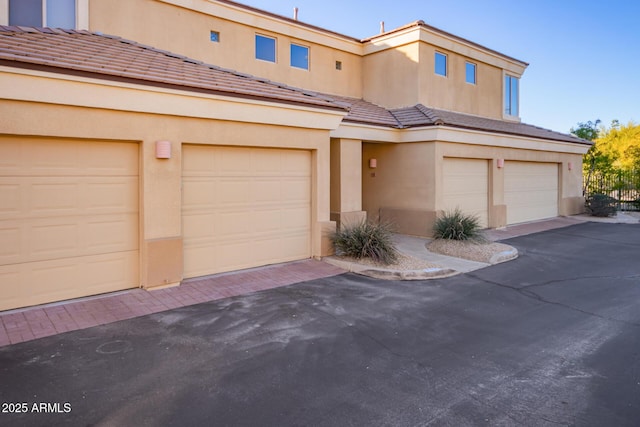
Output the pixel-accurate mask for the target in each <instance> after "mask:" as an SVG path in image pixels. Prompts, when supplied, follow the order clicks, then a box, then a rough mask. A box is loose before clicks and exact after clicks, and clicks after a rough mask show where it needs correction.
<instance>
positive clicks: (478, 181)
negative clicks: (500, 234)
mask: <svg viewBox="0 0 640 427" xmlns="http://www.w3.org/2000/svg"><path fill="white" fill-rule="evenodd" d="M442 169H443V194H444V209H445V210H453V209H456V208H460V210H461V211H462V212H464V213H469V214H473V215H477V216H478V219H479V220H480V225H481V226H482V227H487V225H488V223H489V221H488V205H489V197H488V188H489V184H488V183H489V179H488V174H489V165H488V162H487V161H486V160H477V159H457V158H445V159H444V163H443V165H442Z"/></svg>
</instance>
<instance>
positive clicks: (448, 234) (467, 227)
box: [433, 209, 482, 240]
mask: <svg viewBox="0 0 640 427" xmlns="http://www.w3.org/2000/svg"><path fill="white" fill-rule="evenodd" d="M433 236H434V237H435V238H436V239H449V240H479V239H481V238H482V235H481V234H480V219H479V218H478V217H477V216H475V215H470V214H464V213H462V211H461V210H460V209H455V210H453V211H450V212H445V213H444V214H443V215H442V216H441V217H440V218H438V219H436V222H435V224H434V226H433Z"/></svg>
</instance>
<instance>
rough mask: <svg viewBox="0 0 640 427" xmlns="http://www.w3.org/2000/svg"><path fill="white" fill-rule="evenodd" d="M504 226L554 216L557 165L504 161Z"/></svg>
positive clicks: (556, 195) (556, 191)
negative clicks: (505, 219)
mask: <svg viewBox="0 0 640 427" xmlns="http://www.w3.org/2000/svg"><path fill="white" fill-rule="evenodd" d="M504 199H505V204H506V205H507V224H517V223H519V222H526V221H535V220H539V219H545V218H553V217H555V216H558V165H557V164H555V163H535V162H505V166H504Z"/></svg>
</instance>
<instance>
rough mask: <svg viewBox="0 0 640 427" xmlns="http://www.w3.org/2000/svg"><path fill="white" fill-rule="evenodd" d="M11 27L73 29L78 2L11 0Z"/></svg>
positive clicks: (71, 0) (62, 0)
mask: <svg viewBox="0 0 640 427" xmlns="http://www.w3.org/2000/svg"><path fill="white" fill-rule="evenodd" d="M9 25H22V26H25V27H50V28H64V29H73V28H75V27H76V0H46V1H45V0H9Z"/></svg>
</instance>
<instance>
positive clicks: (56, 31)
mask: <svg viewBox="0 0 640 427" xmlns="http://www.w3.org/2000/svg"><path fill="white" fill-rule="evenodd" d="M0 33H30V34H37V33H41V34H43V35H49V36H55V35H80V36H88V37H99V38H103V39H111V40H114V41H119V42H120V43H124V44H128V45H131V46H136V47H138V48H140V49H143V50H146V51H149V52H154V53H159V54H162V55H165V56H167V57H169V58H174V59H179V60H181V61H183V62H186V63H190V64H196V65H200V66H203V67H207V68H208V69H210V70H215V71H220V72H223V73H227V74H231V75H234V76H236V77H241V78H245V79H248V80H252V81H255V82H259V83H262V84H267V85H270V86H273V87H277V88H280V89H284V90H288V91H292V92H297V93H299V94H301V95H304V96H309V97H316V98H320V99H322V100H324V101H326V102H328V103H331V104H334V105H335V106H336V107H338V108H342V109H346V108H345V107H344V105H341V104H337V103H335V102H334V100H333V99H331V98H329V97H327V96H325V95H323V94H319V93H316V92H313V91H309V90H306V89H302V88H297V87H293V86H289V85H287V84H284V83H278V82H273V81H271V80H269V79H266V78H263V77H259V76H254V75H252V74H247V73H243V72H239V71H236V70H232V69H228V68H223V67H220V66H217V65H213V64H208V63H206V62H202V61H200V60H197V59H193V58H190V57H187V56H184V55H180V54H177V53H174V52H170V51H167V50H163V49H160V48H156V47H153V46H150V45H147V44H143V43H138V42H136V41H134V40H129V39H125V38H123V37H120V36H116V35H110V34H104V33H102V32H99V31H87V30H65V29H60V28H48V27H23V26H0Z"/></svg>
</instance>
